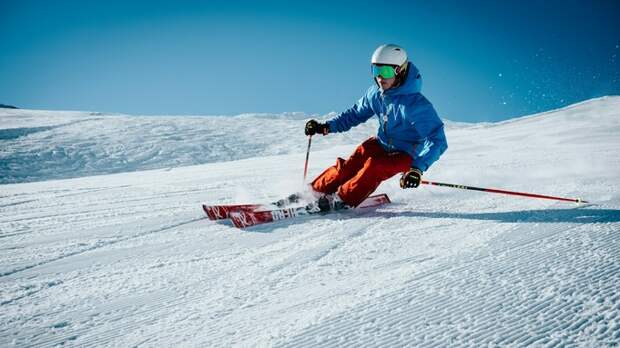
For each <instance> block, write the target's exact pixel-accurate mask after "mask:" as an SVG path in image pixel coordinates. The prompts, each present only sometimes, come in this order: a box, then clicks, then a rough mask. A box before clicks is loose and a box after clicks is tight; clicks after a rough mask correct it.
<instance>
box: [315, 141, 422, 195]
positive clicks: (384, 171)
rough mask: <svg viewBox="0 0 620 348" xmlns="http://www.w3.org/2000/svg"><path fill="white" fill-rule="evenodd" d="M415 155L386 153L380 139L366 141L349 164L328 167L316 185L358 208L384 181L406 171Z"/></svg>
mask: <svg viewBox="0 0 620 348" xmlns="http://www.w3.org/2000/svg"><path fill="white" fill-rule="evenodd" d="M411 162H412V159H411V156H409V154H407V153H404V152H386V151H385V150H384V149H383V147H382V146H381V144H379V142H378V141H377V139H376V138H374V137H373V138H370V139H368V140H366V141H364V142H363V143H362V144H361V145H359V146H358V147H357V149H355V152H353V154H352V155H351V156H350V157H349V158H348V159H347V160H346V161H345V160H344V159H342V158H338V159H337V160H336V165H334V166H331V167H329V168H327V169H326V170H325V171H324V172H323V173H321V175H319V176H318V177H317V178H316V179H314V181H313V182H312V184H311V185H312V188H313V189H314V190H315V191H318V192H322V193H327V194H332V193H334V192H338V196H340V198H341V199H342V200H343V201H344V202H345V203H346V204H348V205H350V206H353V207H355V206H357V205H359V204H360V203H362V201H363V200H364V199H366V197H368V196H370V194H371V193H373V192H374V191H375V190H376V189H377V187H379V184H381V182H382V181H384V180H387V179H389V178H391V177H393V176H394V175H396V174H398V173H402V172H406V171H407V170H409V168H410V167H411Z"/></svg>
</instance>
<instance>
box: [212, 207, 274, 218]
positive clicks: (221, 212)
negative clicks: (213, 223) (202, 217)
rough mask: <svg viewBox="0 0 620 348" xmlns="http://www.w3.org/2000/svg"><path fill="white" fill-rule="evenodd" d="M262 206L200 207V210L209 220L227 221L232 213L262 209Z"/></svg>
mask: <svg viewBox="0 0 620 348" xmlns="http://www.w3.org/2000/svg"><path fill="white" fill-rule="evenodd" d="M263 206H264V205H262V204H229V205H206V204H203V205H202V210H204V212H205V213H206V214H207V216H208V217H209V219H210V220H222V219H228V218H229V217H230V213H231V212H233V211H254V210H256V209H259V208H260V207H263Z"/></svg>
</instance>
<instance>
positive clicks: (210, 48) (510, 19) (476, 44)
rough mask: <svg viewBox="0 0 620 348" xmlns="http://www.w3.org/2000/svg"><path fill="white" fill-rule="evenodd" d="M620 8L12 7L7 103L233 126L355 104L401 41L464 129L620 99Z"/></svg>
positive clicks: (1, 95) (0, 87) (1, 22)
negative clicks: (376, 65) (383, 49)
mask: <svg viewBox="0 0 620 348" xmlns="http://www.w3.org/2000/svg"><path fill="white" fill-rule="evenodd" d="M618 23H620V2H619V1H615V0H612V1H570V0H568V1H473V2H471V3H465V2H460V1H437V2H433V3H431V2H429V1H393V2H389V3H383V2H379V1H370V2H364V1H356V2H336V1H331V2H320V1H319V2H310V1H307V2H306V1H300V2H295V1H282V2H274V1H256V2H254V1H247V2H239V1H144V2H142V1H113V0H107V1H96V0H95V1H66V0H58V1H29V0H25V1H17V0H15V1H7V0H0V52H2V53H1V54H0V103H4V104H11V105H16V106H19V107H23V108H33V109H55V110H92V111H104V112H122V113H130V114H155V115H157V114H159V115H161V114H175V115H179V114H204V115H216V114H217V115H233V114H239V113H248V112H272V113H280V112H287V111H303V112H306V113H309V114H314V113H317V114H325V113H327V112H330V111H336V112H338V111H342V110H344V109H346V108H348V107H349V106H351V105H352V104H353V103H354V102H355V101H356V100H357V99H358V98H359V97H360V96H361V95H362V94H363V92H364V91H365V90H366V89H367V88H368V86H369V85H370V84H371V83H373V82H372V79H371V76H370V69H369V60H370V56H371V54H372V51H373V50H374V49H375V47H377V46H378V45H380V44H382V43H397V44H400V45H402V46H403V47H404V48H405V49H406V50H407V51H408V53H409V56H410V58H411V60H412V61H413V62H414V63H415V64H416V65H417V66H418V68H419V69H420V70H421V72H422V75H423V77H424V86H423V90H422V91H423V94H425V95H426V96H427V97H428V98H429V99H430V100H431V102H432V103H433V104H434V105H435V107H436V109H437V110H438V111H439V113H440V115H441V116H442V117H444V118H447V119H451V120H455V121H497V120H503V119H508V118H512V117H516V116H522V115H526V114H531V113H535V112H540V111H545V110H549V109H553V108H557V107H561V106H564V105H568V104H571V103H574V102H578V101H582V100H585V99H589V98H593V97H597V96H602V95H617V94H620V67H619V66H620V64H619V58H620V57H619V55H620V48H619V45H620V25H619V24H618Z"/></svg>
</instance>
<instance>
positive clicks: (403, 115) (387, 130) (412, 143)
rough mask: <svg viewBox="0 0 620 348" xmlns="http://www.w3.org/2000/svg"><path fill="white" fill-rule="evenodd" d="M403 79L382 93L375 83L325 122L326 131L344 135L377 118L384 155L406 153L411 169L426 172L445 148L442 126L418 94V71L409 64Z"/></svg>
mask: <svg viewBox="0 0 620 348" xmlns="http://www.w3.org/2000/svg"><path fill="white" fill-rule="evenodd" d="M407 70H408V71H409V72H408V74H407V77H406V80H405V81H404V82H403V83H402V84H401V85H400V86H398V87H396V88H391V89H388V90H387V91H382V90H381V89H380V88H379V87H378V86H377V85H376V84H374V85H373V86H371V87H370V88H369V89H368V91H367V92H366V94H365V95H364V96H363V97H362V98H360V100H358V102H357V103H356V104H355V105H353V107H351V108H349V109H348V110H346V111H344V112H342V113H341V114H340V115H338V116H336V117H334V118H333V119H331V120H329V121H327V123H328V124H329V131H330V132H334V133H340V132H346V131H348V130H349V129H351V128H352V127H355V126H357V125H359V124H360V123H363V122H366V121H367V120H369V119H370V118H371V117H372V116H374V115H376V116H377V117H378V118H379V129H378V132H377V138H378V140H379V143H380V144H381V145H382V146H383V148H384V149H385V150H386V151H388V152H394V151H403V152H406V153H408V154H409V155H410V156H411V158H412V159H413V162H412V163H411V167H415V168H418V169H420V170H421V171H426V170H427V169H428V168H429V167H430V166H431V165H432V164H433V163H434V162H435V161H437V160H438V159H439V157H440V156H441V154H442V153H444V152H445V151H446V149H447V148H448V142H447V141H446V135H445V133H444V125H443V122H442V121H441V119H440V118H439V116H437V112H436V111H435V108H433V105H432V104H431V103H430V102H429V101H428V99H426V98H425V97H424V96H423V95H422V94H421V93H420V89H421V87H422V77H421V76H420V72H419V71H418V68H416V66H415V65H413V63H411V62H410V63H409V66H408V68H407Z"/></svg>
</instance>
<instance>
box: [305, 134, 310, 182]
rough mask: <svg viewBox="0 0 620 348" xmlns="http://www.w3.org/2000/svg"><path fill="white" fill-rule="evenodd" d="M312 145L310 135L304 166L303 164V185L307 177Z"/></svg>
mask: <svg viewBox="0 0 620 348" xmlns="http://www.w3.org/2000/svg"><path fill="white" fill-rule="evenodd" d="M311 144H312V135H310V136H308V150H306V164H304V184H305V183H306V176H307V175H308V158H310V145H311Z"/></svg>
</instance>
